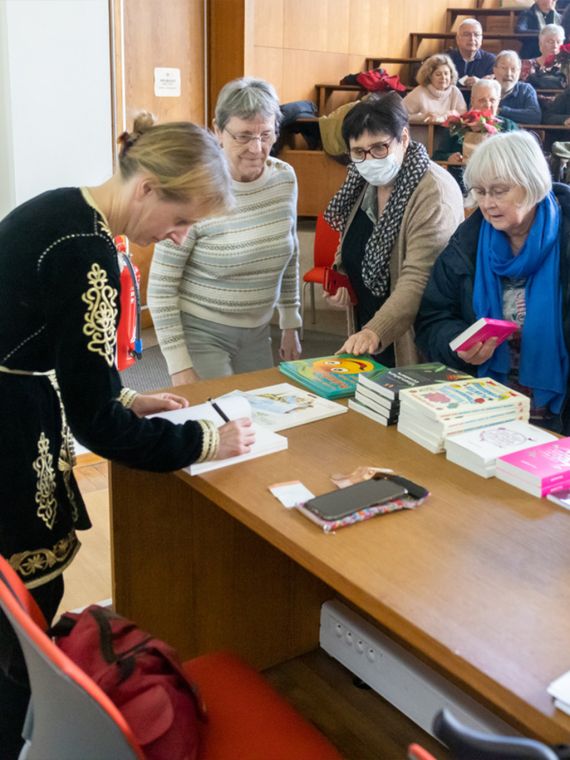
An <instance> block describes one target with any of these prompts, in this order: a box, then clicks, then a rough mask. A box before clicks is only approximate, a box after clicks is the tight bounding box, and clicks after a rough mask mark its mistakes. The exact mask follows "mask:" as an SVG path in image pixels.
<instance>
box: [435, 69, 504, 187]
mask: <svg viewBox="0 0 570 760" xmlns="http://www.w3.org/2000/svg"><path fill="white" fill-rule="evenodd" d="M500 99H501V86H500V84H499V83H498V82H497V80H496V79H480V80H479V81H478V82H476V83H475V84H474V85H473V88H472V90H471V110H473V111H490V112H491V114H492V115H493V116H495V117H497V119H498V122H499V124H498V129H499V130H500V131H501V132H511V131H512V130H513V129H518V125H517V124H515V122H514V121H511V119H506V118H505V117H502V116H497V112H498V110H499V102H500ZM464 137H465V136H464V135H461V134H453V135H452V134H451V132H450V131H449V130H448V131H447V132H446V134H445V137H443V139H441V141H440V144H439V148H438V149H437V150H436V151H435V152H434V154H433V158H434V160H435V161H448V162H449V163H450V164H457V167H458V169H459V167H463V166H464V165H465V164H466V160H465V156H464V155H463V140H464ZM451 173H452V174H453V176H454V177H455V178H456V179H457V181H458V182H459V185H460V187H461V189H462V190H463V189H464V188H463V169H462V168H461V170H460V171H458V170H456V169H455V167H454V170H453V171H451Z"/></svg>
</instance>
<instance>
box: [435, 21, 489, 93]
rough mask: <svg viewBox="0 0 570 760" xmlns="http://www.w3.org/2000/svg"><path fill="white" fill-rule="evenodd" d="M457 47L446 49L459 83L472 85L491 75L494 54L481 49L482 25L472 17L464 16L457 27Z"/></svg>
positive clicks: (467, 85) (466, 85)
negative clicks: (463, 19)
mask: <svg viewBox="0 0 570 760" xmlns="http://www.w3.org/2000/svg"><path fill="white" fill-rule="evenodd" d="M455 39H456V42H457V49H452V50H448V51H447V55H448V56H449V57H450V58H451V60H452V61H453V63H454V64H455V68H456V69H457V76H458V81H459V84H460V85H463V87H473V85H474V84H475V82H476V81H477V80H478V79H481V78H482V77H490V76H492V75H493V64H494V63H495V56H494V55H493V53H487V52H486V51H485V50H481V45H482V43H483V27H482V26H481V24H480V23H479V22H478V21H477V19H474V18H466V19H465V21H462V22H461V24H460V25H459V27H458V28H457V34H456V36H455Z"/></svg>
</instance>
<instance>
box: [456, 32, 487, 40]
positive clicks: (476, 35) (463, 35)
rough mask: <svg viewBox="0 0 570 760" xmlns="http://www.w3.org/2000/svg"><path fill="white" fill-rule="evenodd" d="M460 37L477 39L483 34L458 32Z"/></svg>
mask: <svg viewBox="0 0 570 760" xmlns="http://www.w3.org/2000/svg"><path fill="white" fill-rule="evenodd" d="M459 36H460V37H476V38H477V39H479V37H482V36H483V32H459Z"/></svg>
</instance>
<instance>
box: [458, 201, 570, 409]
mask: <svg viewBox="0 0 570 760" xmlns="http://www.w3.org/2000/svg"><path fill="white" fill-rule="evenodd" d="M560 224H561V219H560V209H559V207H558V203H557V201H556V198H555V196H554V193H552V192H550V193H549V194H548V195H547V196H546V198H545V199H544V200H543V201H541V202H540V203H539V204H538V205H537V207H536V214H535V218H534V221H533V223H532V226H531V228H530V231H529V234H528V237H527V239H526V241H525V243H524V245H523V247H522V248H521V250H520V252H519V254H518V256H513V254H512V252H511V248H510V245H509V240H508V238H507V236H506V234H505V233H504V232H499V231H498V230H495V229H494V227H492V225H491V224H489V223H488V222H486V221H485V220H483V222H482V224H481V229H480V231H479V243H478V246H477V266H476V271H475V283H474V288H473V309H474V311H475V314H476V316H477V319H480V318H481V317H490V318H493V319H503V303H502V301H503V288H502V283H501V278H502V277H507V278H511V279H522V278H524V279H525V280H526V284H525V299H526V316H525V320H524V325H523V328H522V334H521V338H522V342H521V357H520V368H519V382H520V383H521V385H524V386H526V387H527V388H530V389H531V390H532V393H533V398H534V405H535V406H536V407H542V406H546V407H548V408H549V409H550V410H551V411H552V412H553V413H554V414H558V413H559V412H560V410H561V408H562V403H563V401H564V398H565V396H566V390H567V381H568V351H567V349H566V344H565V342H564V333H563V329H562V293H561V288H560V265H559V263H560V242H559V237H558V236H559V229H560ZM510 361H511V360H510V353H509V349H508V346H507V343H503V344H502V345H500V346H499V347H498V348H497V349H496V350H495V352H494V354H493V356H492V357H491V358H490V359H489V361H487V362H485V364H482V365H480V367H479V370H478V374H479V376H480V377H482V376H486V375H490V376H491V377H494V378H495V379H496V380H498V381H499V382H502V383H505V382H506V380H507V376H508V373H509V369H510Z"/></svg>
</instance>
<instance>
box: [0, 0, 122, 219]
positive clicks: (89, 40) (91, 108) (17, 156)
mask: <svg viewBox="0 0 570 760" xmlns="http://www.w3.org/2000/svg"><path fill="white" fill-rule="evenodd" d="M0 4H1V5H2V6H3V8H1V9H0V108H2V109H3V111H4V113H3V115H2V117H0V171H2V173H3V170H7V172H8V176H10V175H11V178H12V181H11V182H8V183H7V185H9V187H8V188H7V189H6V188H5V187H4V188H3V189H2V191H0V216H3V215H4V214H5V213H6V212H7V211H9V210H10V208H12V207H13V206H15V205H18V204H19V203H22V202H23V201H25V200H27V199H28V198H31V197H33V196H34V195H37V194H38V193H40V192H43V191H44V190H49V189H51V188H54V187H64V186H68V185H84V184H96V183H98V182H102V181H103V180H104V179H106V178H107V177H109V176H110V174H111V173H112V158H113V142H112V135H111V85H110V52H109V45H110V43H109V9H108V3H107V0H0ZM0 184H3V183H0ZM10 185H11V187H10Z"/></svg>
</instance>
